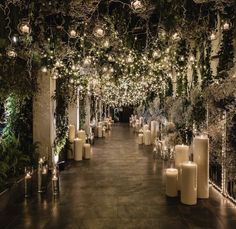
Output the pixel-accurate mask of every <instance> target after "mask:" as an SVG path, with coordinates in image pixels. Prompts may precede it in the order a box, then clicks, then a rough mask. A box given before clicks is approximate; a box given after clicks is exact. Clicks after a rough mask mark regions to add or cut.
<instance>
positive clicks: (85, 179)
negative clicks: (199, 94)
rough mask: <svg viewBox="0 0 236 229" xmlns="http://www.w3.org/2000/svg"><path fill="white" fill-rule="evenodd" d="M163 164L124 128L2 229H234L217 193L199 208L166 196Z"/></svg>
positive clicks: (235, 221) (16, 211)
mask: <svg viewBox="0 0 236 229" xmlns="http://www.w3.org/2000/svg"><path fill="white" fill-rule="evenodd" d="M163 166H164V165H163V163H162V161H158V162H155V161H153V158H152V150H151V147H143V146H142V147H139V146H138V145H137V144H136V137H135V134H134V133H133V132H132V129H130V128H129V127H128V126H127V125H119V126H115V127H114V129H113V131H112V133H111V135H110V136H108V137H107V138H106V139H100V140H98V141H97V142H96V145H95V148H94V152H93V157H92V160H90V161H86V162H82V163H81V162H79V163H74V164H73V165H72V166H71V167H70V168H69V169H68V170H66V171H64V172H63V173H61V194H60V197H59V198H58V199H55V200H54V199H53V198H52V196H51V194H50V193H48V194H47V196H46V197H42V198H39V197H37V196H36V197H34V198H33V199H32V200H29V201H23V200H21V201H19V202H18V203H16V204H15V206H14V207H13V208H11V209H9V211H8V212H7V213H6V215H5V218H4V219H3V214H1V215H0V217H1V218H0V219H1V221H0V225H1V226H0V228H4V226H6V222H8V227H6V228H34V229H36V228H45V229H49V228H55V229H56V228H57V229H58V228H70V229H73V228H78V229H100V228H103V229H112V228H114V229H115V228H119V229H130V228H133V229H139V228H143V229H148V228H155V229H156V228H163V229H167V228H174V229H175V228H181V229H183V228H191V229H192V228H235V226H236V209H235V208H234V207H233V205H231V204H230V203H227V201H226V203H223V202H222V199H221V200H220V198H219V196H218V194H217V193H216V192H212V191H211V199H210V200H201V201H198V205H197V206H192V207H190V206H184V205H182V204H180V203H179V200H178V199H168V198H166V197H165V188H164V181H163V175H162V174H163V170H162V168H163Z"/></svg>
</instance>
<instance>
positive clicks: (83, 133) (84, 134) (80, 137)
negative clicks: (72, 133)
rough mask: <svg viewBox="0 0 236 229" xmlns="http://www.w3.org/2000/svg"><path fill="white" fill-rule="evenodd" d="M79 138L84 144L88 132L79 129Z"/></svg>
mask: <svg viewBox="0 0 236 229" xmlns="http://www.w3.org/2000/svg"><path fill="white" fill-rule="evenodd" d="M78 138H79V139H82V141H83V144H84V143H85V142H86V133H85V131H84V130H79V131H78Z"/></svg>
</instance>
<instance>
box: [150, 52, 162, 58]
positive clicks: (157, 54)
mask: <svg viewBox="0 0 236 229" xmlns="http://www.w3.org/2000/svg"><path fill="white" fill-rule="evenodd" d="M152 57H153V58H160V57H161V54H160V52H159V51H154V52H153V53H152Z"/></svg>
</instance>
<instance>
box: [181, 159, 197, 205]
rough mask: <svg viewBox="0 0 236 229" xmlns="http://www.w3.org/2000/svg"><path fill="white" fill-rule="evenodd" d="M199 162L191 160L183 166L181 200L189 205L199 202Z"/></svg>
mask: <svg viewBox="0 0 236 229" xmlns="http://www.w3.org/2000/svg"><path fill="white" fill-rule="evenodd" d="M197 170H198V168H197V164H196V163H194V162H191V161H188V162H184V163H182V166H181V171H182V174H181V202H182V203H183V204H187V205H194V204H196V203H197Z"/></svg>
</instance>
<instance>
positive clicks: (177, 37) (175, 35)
mask: <svg viewBox="0 0 236 229" xmlns="http://www.w3.org/2000/svg"><path fill="white" fill-rule="evenodd" d="M172 40H173V41H180V40H181V37H180V34H179V33H177V32H176V33H174V34H173V35H172Z"/></svg>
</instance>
